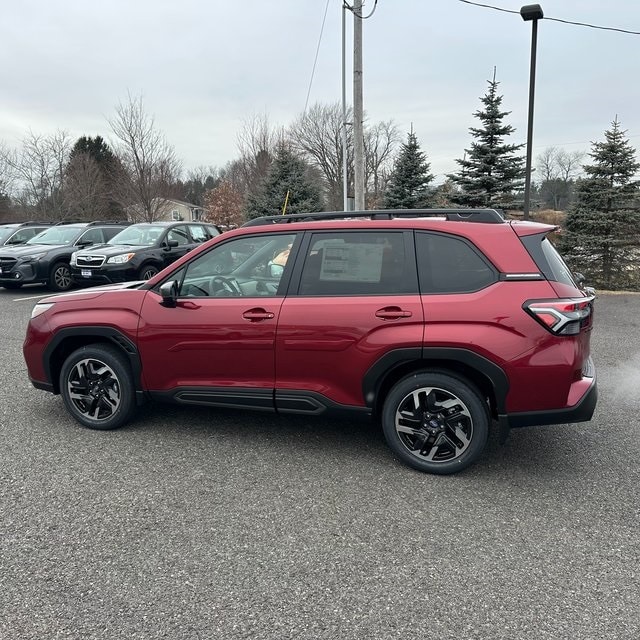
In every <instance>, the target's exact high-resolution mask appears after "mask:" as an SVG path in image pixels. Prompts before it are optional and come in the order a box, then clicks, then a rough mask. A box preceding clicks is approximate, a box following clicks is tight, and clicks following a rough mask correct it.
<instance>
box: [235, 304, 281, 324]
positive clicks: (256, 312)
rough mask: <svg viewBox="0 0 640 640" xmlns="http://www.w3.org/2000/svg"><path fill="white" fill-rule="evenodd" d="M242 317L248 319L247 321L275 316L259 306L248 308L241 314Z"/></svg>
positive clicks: (257, 320) (268, 318) (256, 320)
mask: <svg viewBox="0 0 640 640" xmlns="http://www.w3.org/2000/svg"><path fill="white" fill-rule="evenodd" d="M242 317H243V318H244V319H245V320H249V322H260V321H261V320H271V318H273V317H275V313H271V312H270V311H265V310H264V309H261V308H260V307H258V308H255V309H249V310H248V311H245V312H244V313H243V314H242Z"/></svg>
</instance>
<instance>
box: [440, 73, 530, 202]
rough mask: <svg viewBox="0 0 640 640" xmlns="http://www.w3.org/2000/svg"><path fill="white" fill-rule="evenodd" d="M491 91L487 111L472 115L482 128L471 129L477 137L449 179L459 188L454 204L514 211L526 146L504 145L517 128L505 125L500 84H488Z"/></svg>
mask: <svg viewBox="0 0 640 640" xmlns="http://www.w3.org/2000/svg"><path fill="white" fill-rule="evenodd" d="M488 84H489V89H488V91H487V93H486V94H485V96H484V97H483V98H481V99H480V100H481V101H482V103H483V105H484V109H480V110H479V111H476V112H475V113H474V114H473V115H474V116H475V117H476V118H478V119H479V120H480V122H481V123H482V127H481V128H475V127H470V128H469V131H470V132H471V135H472V136H473V137H474V138H476V141H475V142H472V143H471V148H470V149H466V150H465V156H464V157H463V158H462V159H457V160H456V162H457V163H458V164H459V165H460V167H461V170H460V172H459V173H457V174H450V175H448V176H447V177H448V178H449V179H451V180H452V181H453V182H454V183H455V184H457V185H458V186H459V187H460V192H459V193H457V194H456V195H455V198H454V202H456V203H457V204H460V205H464V206H468V207H492V208H493V207H499V208H505V209H508V208H512V207H513V200H514V193H516V192H517V191H519V190H521V189H522V186H523V184H524V176H525V168H524V158H523V157H522V156H518V155H516V152H517V151H518V150H520V149H522V147H524V145H523V144H520V145H515V144H505V143H504V142H503V140H504V138H506V137H507V136H509V135H511V134H512V133H513V132H514V131H515V129H514V128H513V127H512V126H511V125H508V124H504V123H503V118H504V117H505V116H508V115H509V114H510V113H511V112H510V111H501V110H500V109H501V105H502V96H500V95H498V93H497V90H498V85H499V84H500V83H499V82H497V81H496V78H495V70H494V74H493V80H490V81H488Z"/></svg>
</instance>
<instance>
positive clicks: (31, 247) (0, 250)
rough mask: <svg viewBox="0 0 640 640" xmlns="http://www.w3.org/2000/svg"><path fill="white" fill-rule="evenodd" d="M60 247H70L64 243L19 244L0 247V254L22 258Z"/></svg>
mask: <svg viewBox="0 0 640 640" xmlns="http://www.w3.org/2000/svg"><path fill="white" fill-rule="evenodd" d="M62 248H66V249H70V248H71V247H69V245H66V244H27V245H25V244H21V245H20V246H18V247H0V255H2V256H11V257H12V258H22V257H27V256H33V255H35V254H36V253H45V252H47V251H53V250H54V249H62Z"/></svg>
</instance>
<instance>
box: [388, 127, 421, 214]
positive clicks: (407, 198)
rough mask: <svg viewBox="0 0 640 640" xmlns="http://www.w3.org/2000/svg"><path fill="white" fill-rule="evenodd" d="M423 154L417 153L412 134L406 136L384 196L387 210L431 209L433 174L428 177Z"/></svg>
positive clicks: (417, 145)
mask: <svg viewBox="0 0 640 640" xmlns="http://www.w3.org/2000/svg"><path fill="white" fill-rule="evenodd" d="M426 158H427V157H426V154H425V153H424V152H423V151H422V150H421V149H420V145H419V144H418V139H417V137H416V134H415V133H413V130H412V131H411V132H410V133H409V134H408V136H407V142H406V143H403V144H402V146H401V148H400V152H399V153H398V156H397V158H396V161H395V164H394V166H393V170H392V172H391V175H390V177H389V184H388V186H387V190H386V192H385V197H384V204H385V206H386V207H388V208H389V209H418V208H421V207H428V206H430V205H431V199H432V190H431V188H430V187H429V185H430V184H431V182H432V181H433V174H431V173H429V167H430V165H429V163H428V162H427V159H426Z"/></svg>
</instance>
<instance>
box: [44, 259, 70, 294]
mask: <svg viewBox="0 0 640 640" xmlns="http://www.w3.org/2000/svg"><path fill="white" fill-rule="evenodd" d="M72 284H73V282H72V281H71V268H70V267H69V265H68V264H67V263H66V262H56V263H55V264H54V265H53V267H51V271H50V272H49V282H48V283H47V286H48V287H49V289H50V290H51V291H68V290H69V289H71V285H72Z"/></svg>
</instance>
